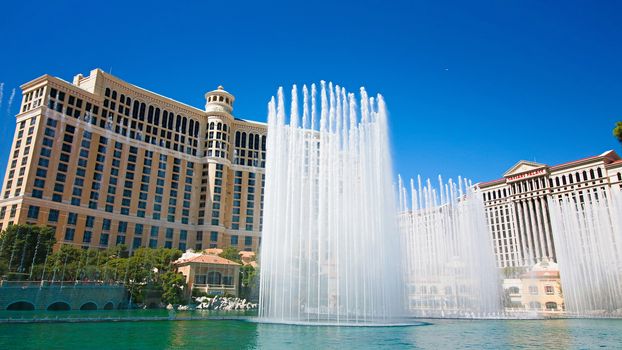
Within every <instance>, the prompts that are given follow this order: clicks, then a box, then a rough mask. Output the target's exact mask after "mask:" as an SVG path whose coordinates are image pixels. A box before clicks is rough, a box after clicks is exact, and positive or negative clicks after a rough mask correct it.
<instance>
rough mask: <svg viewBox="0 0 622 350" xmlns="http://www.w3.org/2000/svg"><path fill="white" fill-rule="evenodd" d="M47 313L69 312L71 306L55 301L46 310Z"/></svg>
mask: <svg viewBox="0 0 622 350" xmlns="http://www.w3.org/2000/svg"><path fill="white" fill-rule="evenodd" d="M47 310H48V311H69V310H71V306H69V304H67V303H66V302H64V301H57V302H55V303H52V304H50V305H49V306H48V308H47Z"/></svg>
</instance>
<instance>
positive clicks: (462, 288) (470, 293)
mask: <svg viewBox="0 0 622 350" xmlns="http://www.w3.org/2000/svg"><path fill="white" fill-rule="evenodd" d="M417 183H418V185H417V186H415V182H414V180H411V181H410V195H409V194H408V191H407V190H406V187H405V185H404V184H403V183H402V180H401V178H400V179H399V193H400V196H399V198H400V212H401V214H400V230H401V232H402V235H403V240H404V244H403V245H402V247H403V248H404V250H405V253H404V256H405V272H406V278H405V279H406V287H407V291H406V293H407V297H408V302H409V303H408V308H409V310H410V311H411V312H412V313H413V314H414V315H416V316H419V317H459V318H491V317H492V318H494V317H500V316H502V303H501V297H500V296H501V279H500V276H499V270H498V269H497V267H496V263H495V258H494V253H493V247H492V242H491V239H490V233H489V230H488V227H487V223H486V220H485V216H484V215H485V214H484V201H483V197H482V194H481V193H480V192H479V191H478V190H477V189H476V188H475V187H473V186H472V185H471V184H470V183H469V182H468V181H466V180H465V181H462V180H461V179H459V180H458V183H454V182H453V181H452V180H449V182H447V183H443V181H442V179H441V178H440V177H439V187H438V188H439V190H437V189H435V188H434V187H433V186H432V184H431V182H430V180H428V181H427V182H426V183H425V185H422V183H421V178H419V179H418V182H417Z"/></svg>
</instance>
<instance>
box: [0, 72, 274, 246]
mask: <svg viewBox="0 0 622 350" xmlns="http://www.w3.org/2000/svg"><path fill="white" fill-rule="evenodd" d="M21 89H22V95H23V97H22V103H21V107H20V112H19V113H18V114H17V116H16V128H15V136H14V139H13V144H12V148H11V153H10V155H9V159H8V165H7V169H6V175H5V177H4V183H3V186H2V192H1V193H0V230H1V229H3V228H6V227H7V226H8V225H11V224H23V223H28V224H37V225H47V226H50V227H52V228H54V229H55V230H56V239H57V241H58V244H74V245H78V246H81V247H84V248H88V247H95V248H107V247H110V246H114V245H117V244H126V245H128V246H129V247H130V249H136V248H138V247H153V248H155V247H169V248H179V249H181V250H182V251H185V250H186V249H196V250H202V249H206V248H217V247H226V246H234V247H237V248H238V249H240V250H249V251H256V250H257V249H258V247H259V244H260V232H261V226H262V221H261V217H262V208H263V197H264V195H263V187H264V166H265V160H266V125H265V124H263V123H259V122H254V121H247V120H242V119H238V118H235V117H234V116H233V114H232V111H233V102H234V96H233V95H231V94H230V93H228V92H227V91H225V90H224V89H223V88H222V87H218V89H217V90H214V91H210V92H208V93H206V94H205V98H206V104H205V109H199V108H195V107H192V106H189V105H186V104H183V103H181V102H178V101H175V100H172V99H170V98H167V97H164V96H161V95H158V94H156V93H153V92H150V91H148V90H145V89H143V88H140V87H137V86H134V85H132V84H129V83H127V82H125V81H122V80H120V79H119V78H117V77H115V76H112V75H110V74H107V73H105V72H103V71H102V70H100V69H94V70H92V71H91V72H90V75H89V76H86V77H85V76H83V75H82V74H78V75H76V76H75V77H74V79H73V83H69V82H66V81H64V80H61V79H59V78H56V77H53V76H50V75H44V76H41V77H39V78H37V79H34V80H32V81H30V82H28V83H26V84H24V85H22V86H21ZM57 247H58V245H57Z"/></svg>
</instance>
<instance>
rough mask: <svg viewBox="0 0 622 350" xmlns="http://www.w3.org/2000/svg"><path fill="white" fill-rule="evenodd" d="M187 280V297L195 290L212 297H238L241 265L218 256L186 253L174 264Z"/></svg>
mask: <svg viewBox="0 0 622 350" xmlns="http://www.w3.org/2000/svg"><path fill="white" fill-rule="evenodd" d="M173 264H174V265H175V266H176V268H177V272H180V273H182V274H183V275H184V277H185V278H186V284H187V285H188V288H187V290H186V293H187V297H190V295H191V292H192V291H193V290H197V291H200V292H204V293H207V294H212V295H231V296H235V297H237V296H238V289H239V283H240V281H239V279H240V277H239V276H240V264H238V263H236V262H235V261H231V260H228V259H225V258H221V257H220V256H218V255H216V254H209V253H204V252H201V253H191V252H186V253H184V254H183V255H182V256H181V258H179V260H177V261H175V262H174V263H173Z"/></svg>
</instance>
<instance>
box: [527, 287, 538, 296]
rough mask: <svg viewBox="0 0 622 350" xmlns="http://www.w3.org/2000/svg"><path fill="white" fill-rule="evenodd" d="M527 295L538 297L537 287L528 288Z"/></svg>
mask: <svg viewBox="0 0 622 350" xmlns="http://www.w3.org/2000/svg"><path fill="white" fill-rule="evenodd" d="M529 294H531V295H538V286H529Z"/></svg>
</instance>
